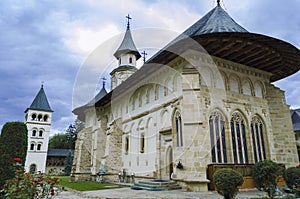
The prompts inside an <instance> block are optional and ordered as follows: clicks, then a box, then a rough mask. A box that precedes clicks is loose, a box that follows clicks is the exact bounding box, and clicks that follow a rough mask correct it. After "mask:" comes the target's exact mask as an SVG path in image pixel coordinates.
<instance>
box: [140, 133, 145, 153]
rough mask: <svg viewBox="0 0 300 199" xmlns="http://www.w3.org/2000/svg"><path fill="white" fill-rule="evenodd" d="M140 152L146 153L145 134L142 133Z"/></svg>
mask: <svg viewBox="0 0 300 199" xmlns="http://www.w3.org/2000/svg"><path fill="white" fill-rule="evenodd" d="M140 152H141V153H144V152H145V133H141V135H140Z"/></svg>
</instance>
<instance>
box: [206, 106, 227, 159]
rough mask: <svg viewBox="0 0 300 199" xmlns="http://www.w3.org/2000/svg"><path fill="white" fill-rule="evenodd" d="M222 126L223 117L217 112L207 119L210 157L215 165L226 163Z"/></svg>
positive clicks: (223, 129)
mask: <svg viewBox="0 0 300 199" xmlns="http://www.w3.org/2000/svg"><path fill="white" fill-rule="evenodd" d="M224 124H225V120H224V117H223V115H222V114H221V113H220V112H219V111H215V112H213V113H212V114H211V116H210V117H209V131H210V142H211V156H212V162H215V163H227V154H226V140H225V128H224Z"/></svg>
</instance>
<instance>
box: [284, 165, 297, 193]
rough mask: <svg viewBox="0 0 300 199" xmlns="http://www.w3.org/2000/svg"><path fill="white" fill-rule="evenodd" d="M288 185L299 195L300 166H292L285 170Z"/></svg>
mask: <svg viewBox="0 0 300 199" xmlns="http://www.w3.org/2000/svg"><path fill="white" fill-rule="evenodd" d="M283 178H284V180H285V182H286V185H287V186H288V187H289V188H290V189H292V190H293V192H294V193H296V194H297V196H299V192H300V167H298V166H297V167H290V168H288V169H286V170H285V171H284V172H283Z"/></svg>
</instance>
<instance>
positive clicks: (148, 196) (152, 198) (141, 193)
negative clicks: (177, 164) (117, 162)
mask: <svg viewBox="0 0 300 199" xmlns="http://www.w3.org/2000/svg"><path fill="white" fill-rule="evenodd" d="M264 195H265V192H260V191H257V190H248V191H245V190H244V191H241V192H240V193H239V194H238V196H237V198H240V199H246V198H254V197H257V196H264ZM55 198H56V199H87V198H93V199H113V198H120V199H121V198H122V199H129V198H130V199H131V198H132V199H135V198H136V199H140V198H145V199H169V198H171V199H172V198H174V199H175V198H176V199H190V198H192V199H196V198H198V199H200V198H201V199H202V198H203V199H221V198H223V197H222V196H220V195H219V194H218V193H217V192H206V193H202V192H201V193H200V192H185V191H182V190H174V191H146V190H132V189H130V188H119V189H105V190H98V191H84V192H78V191H71V190H69V191H64V192H61V193H60V194H59V195H58V196H57V197H55Z"/></svg>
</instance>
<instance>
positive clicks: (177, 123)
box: [175, 112, 183, 147]
mask: <svg viewBox="0 0 300 199" xmlns="http://www.w3.org/2000/svg"><path fill="white" fill-rule="evenodd" d="M175 126H176V138H177V139H176V140H177V146H178V147H182V146H183V136H182V121H181V115H180V113H179V112H177V113H176V114H175Z"/></svg>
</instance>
